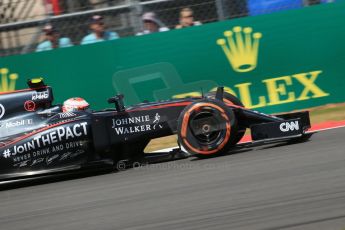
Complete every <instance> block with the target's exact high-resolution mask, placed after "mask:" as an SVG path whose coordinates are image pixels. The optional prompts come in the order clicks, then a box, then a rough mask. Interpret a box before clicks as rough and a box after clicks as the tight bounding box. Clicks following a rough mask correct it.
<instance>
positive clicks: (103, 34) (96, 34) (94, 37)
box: [80, 15, 119, 45]
mask: <svg viewBox="0 0 345 230" xmlns="http://www.w3.org/2000/svg"><path fill="white" fill-rule="evenodd" d="M90 30H91V31H92V32H91V33H90V34H88V35H86V36H85V37H84V38H83V39H82V40H81V43H80V44H82V45H86V44H91V43H96V42H103V41H108V40H114V39H118V38H119V35H118V34H117V33H115V32H112V31H107V30H105V25H104V21H103V17H102V16H100V15H94V16H92V17H91V19H90Z"/></svg>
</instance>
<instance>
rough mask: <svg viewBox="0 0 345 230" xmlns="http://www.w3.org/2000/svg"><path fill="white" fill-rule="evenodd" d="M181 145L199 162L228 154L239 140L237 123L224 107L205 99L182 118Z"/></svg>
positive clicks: (215, 101) (189, 107) (221, 104)
mask: <svg viewBox="0 0 345 230" xmlns="http://www.w3.org/2000/svg"><path fill="white" fill-rule="evenodd" d="M177 130H178V141H179V143H180V145H182V146H183V148H184V149H186V150H187V151H188V152H189V153H192V154H194V155H195V156H197V157H199V158H205V157H210V156H215V155H219V154H221V153H224V152H227V151H228V150H229V149H230V148H231V147H232V146H233V145H232V142H233V141H234V138H236V133H237V120H236V117H235V115H234V112H233V111H232V110H231V109H229V108H228V107H227V106H226V105H224V103H222V102H220V101H217V100H214V99H206V100H205V99H204V100H200V101H197V102H194V103H192V104H190V105H188V106H187V107H186V108H185V109H184V110H183V111H182V112H181V114H180V116H179V118H178V129H177Z"/></svg>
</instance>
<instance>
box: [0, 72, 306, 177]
mask: <svg viewBox="0 0 345 230" xmlns="http://www.w3.org/2000/svg"><path fill="white" fill-rule="evenodd" d="M123 99H124V96H123V95H121V94H119V95H116V96H114V97H111V98H109V99H108V102H109V103H110V104H114V107H113V108H107V109H104V110H100V111H93V110H91V109H86V110H76V111H73V112H64V111H63V110H62V105H54V104H53V100H54V97H53V90H52V88H51V87H49V86H47V85H45V84H44V82H43V80H42V79H33V80H29V81H28V89H24V90H18V91H13V92H8V93H0V181H7V180H13V179H22V178H27V177H33V176H39V175H48V174H49V175H50V174H55V173H61V172H70V171H74V170H80V169H87V168H90V167H91V168H92V167H96V168H98V167H105V166H109V167H113V166H115V165H116V164H117V163H118V162H120V161H134V160H142V161H145V162H155V160H156V159H160V158H159V157H162V156H164V157H163V158H164V159H170V160H174V159H178V158H184V157H189V156H195V157H199V158H205V157H211V156H217V155H220V154H223V153H226V152H228V151H230V150H231V149H233V148H235V147H236V146H237V144H238V142H239V141H240V140H241V139H242V137H243V136H244V134H245V132H246V130H248V129H250V132H251V136H252V140H253V143H260V142H265V143H267V142H272V141H282V140H305V139H308V138H309V137H310V134H309V133H307V130H308V129H309V128H310V120H309V113H308V112H297V113H288V114H280V115H276V116H273V115H267V114H263V113H260V112H257V111H254V110H250V109H246V108H245V107H244V106H243V104H242V103H241V102H240V100H239V99H237V98H236V97H235V96H233V95H231V94H228V93H226V92H224V90H223V87H218V88H217V91H216V92H212V93H209V94H206V95H204V96H202V97H197V98H185V99H177V100H167V101H158V102H145V103H141V104H137V105H134V106H128V107H126V106H125V105H124V102H123ZM173 134H177V136H178V145H179V148H178V149H177V150H173V151H171V152H167V153H164V154H165V155H164V154H163V155H162V153H151V154H150V153H148V154H147V153H144V149H145V147H146V146H147V145H148V143H149V142H150V140H152V139H155V138H159V137H164V136H168V135H173ZM181 149H183V150H184V151H181ZM230 152H231V151H230ZM150 159H151V160H152V161H150Z"/></svg>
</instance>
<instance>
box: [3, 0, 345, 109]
mask: <svg viewBox="0 0 345 230" xmlns="http://www.w3.org/2000/svg"><path fill="white" fill-rule="evenodd" d="M344 12H345V3H344V2H339V3H332V4H324V5H319V6H313V7H308V8H303V9H298V10H290V11H285V12H280V13H273V14H270V15H261V16H255V17H245V18H240V19H233V20H229V21H223V22H217V23H210V24H206V25H203V26H198V27H193V28H187V29H183V30H173V31H170V32H162V33H156V34H152V35H145V36H140V37H129V38H122V39H118V40H115V41H109V42H103V43H97V44H92V45H85V46H76V47H71V48H64V49H58V50H54V51H47V52H40V53H33V54H28V55H22V56H12V57H6V58H1V59H0V74H1V79H0V91H10V90H13V89H14V88H16V89H20V88H23V87H25V82H26V80H27V79H28V78H35V77H44V78H45V81H46V82H47V83H48V84H49V85H52V86H53V88H54V94H55V98H56V99H57V102H62V101H63V100H64V99H66V98H69V97H74V96H81V97H84V98H85V99H87V100H88V101H89V102H90V104H91V105H93V108H95V109H100V108H104V107H106V106H108V105H107V103H106V100H107V98H108V97H111V96H112V95H114V94H115V93H116V92H117V93H123V94H125V100H126V103H127V104H135V103H140V102H142V101H144V100H150V101H153V100H162V99H170V98H183V97H188V96H200V95H202V94H205V93H207V92H209V91H211V90H214V89H215V87H217V86H219V85H222V86H225V89H226V91H228V92H230V93H233V94H235V95H236V96H238V97H239V98H240V99H241V100H242V101H243V102H244V104H245V105H246V106H247V107H249V108H253V109H257V110H260V111H264V112H282V111H289V110H295V109H302V108H307V107H312V106H318V105H323V104H327V103H335V102H343V101H345V93H344V89H345V76H344V68H345V46H344V38H345V20H344Z"/></svg>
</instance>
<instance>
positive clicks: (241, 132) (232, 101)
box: [206, 92, 246, 145]
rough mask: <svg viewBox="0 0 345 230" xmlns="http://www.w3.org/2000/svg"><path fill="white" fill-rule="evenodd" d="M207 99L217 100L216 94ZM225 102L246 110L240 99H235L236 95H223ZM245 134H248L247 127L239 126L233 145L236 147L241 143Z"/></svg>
mask: <svg viewBox="0 0 345 230" xmlns="http://www.w3.org/2000/svg"><path fill="white" fill-rule="evenodd" d="M206 97H207V98H212V99H215V97H216V92H210V93H208V94H206ZM223 101H224V103H225V104H227V105H236V106H240V107H243V108H244V105H243V103H242V102H241V101H240V99H238V98H237V97H235V96H234V95H232V94H230V93H227V92H224V93H223ZM245 133H246V127H241V126H240V125H239V127H238V131H237V134H236V137H235V138H234V140H233V142H232V144H233V145H236V144H237V143H238V142H240V140H241V139H242V138H243V136H244V134H245Z"/></svg>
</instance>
